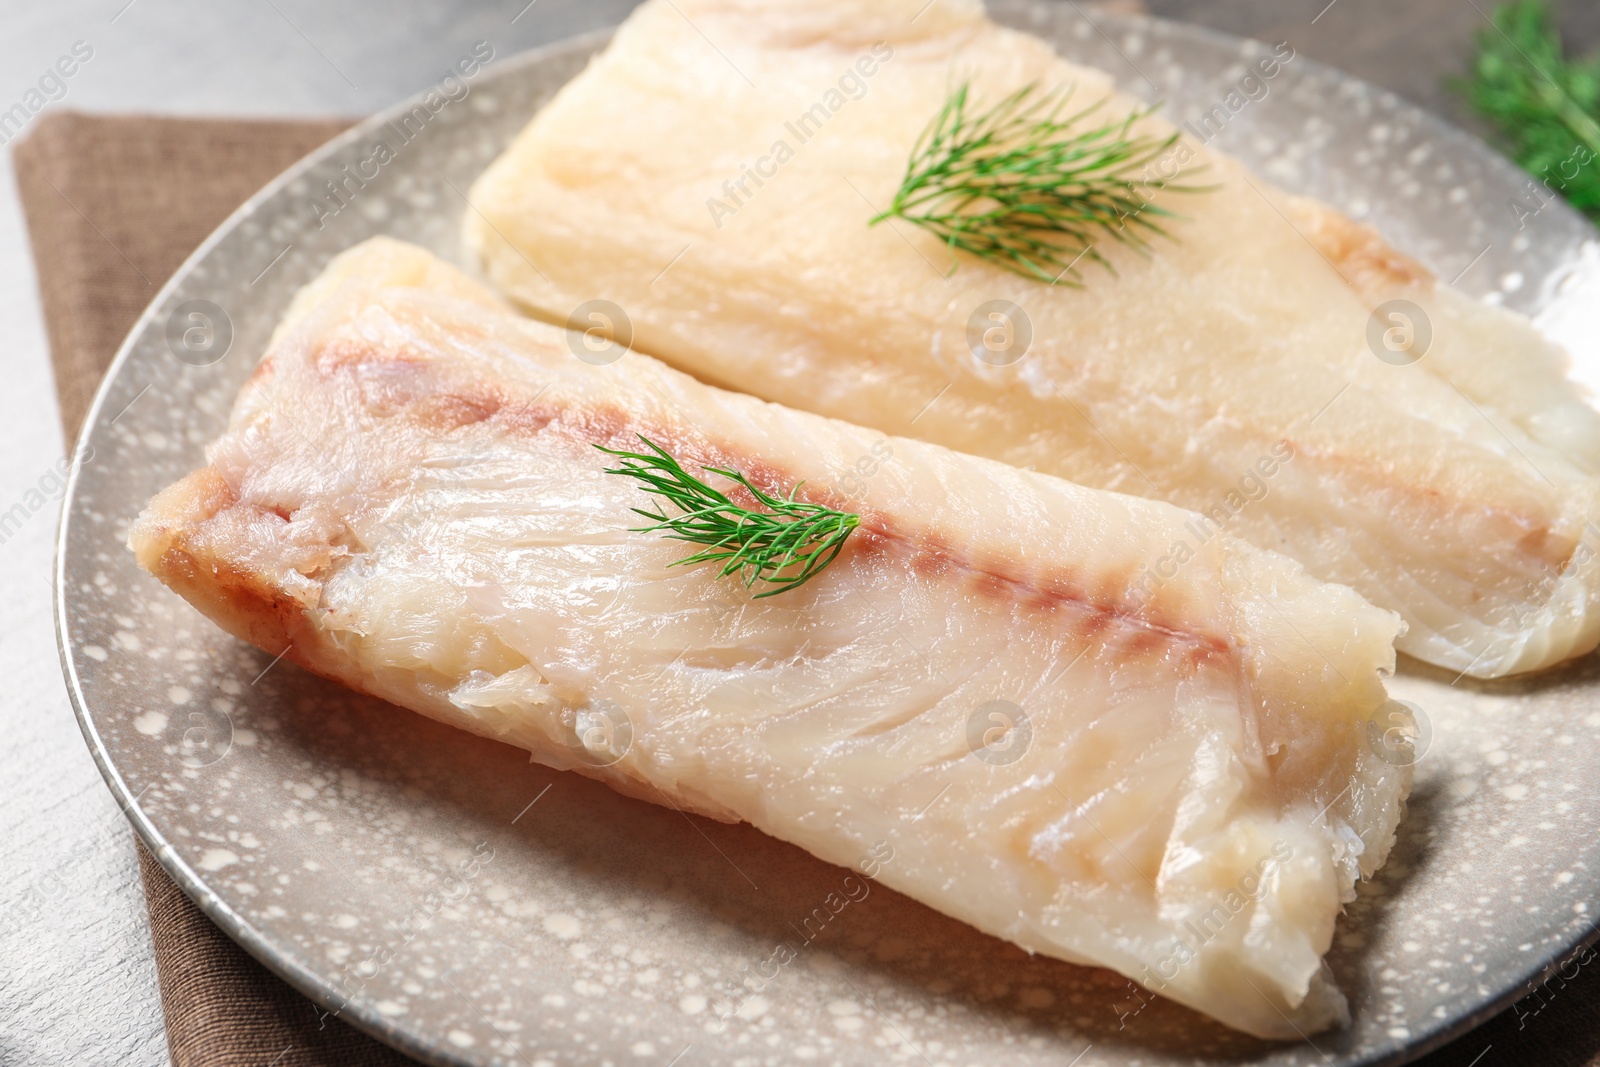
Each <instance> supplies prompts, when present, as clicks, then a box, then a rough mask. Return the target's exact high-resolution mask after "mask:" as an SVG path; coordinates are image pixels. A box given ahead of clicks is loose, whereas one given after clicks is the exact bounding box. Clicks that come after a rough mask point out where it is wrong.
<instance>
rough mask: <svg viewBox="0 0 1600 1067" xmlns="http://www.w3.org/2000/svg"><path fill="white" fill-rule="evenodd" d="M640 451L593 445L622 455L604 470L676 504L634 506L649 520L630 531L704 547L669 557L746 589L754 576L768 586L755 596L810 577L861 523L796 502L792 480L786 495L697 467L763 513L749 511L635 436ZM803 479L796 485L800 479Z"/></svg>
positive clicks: (732, 474) (821, 507)
mask: <svg viewBox="0 0 1600 1067" xmlns="http://www.w3.org/2000/svg"><path fill="white" fill-rule="evenodd" d="M639 440H641V441H643V442H644V444H645V447H646V448H647V449H649V451H648V452H626V451H619V450H617V449H611V448H605V447H603V446H601V445H595V447H596V448H598V449H600V451H602V452H604V453H606V454H607V455H611V456H616V457H618V458H620V459H621V460H622V465H621V466H620V467H608V468H607V469H606V473H607V474H621V475H626V476H627V477H629V478H635V479H638V481H639V488H641V489H643V490H644V491H645V492H647V493H653V494H654V495H656V496H659V497H662V498H664V499H665V500H666V501H667V502H668V503H670V504H671V505H672V506H673V507H674V508H675V509H676V510H677V514H673V515H669V514H668V513H667V509H666V507H665V506H663V505H657V506H656V508H655V510H646V509H644V508H634V509H633V511H634V513H635V514H636V515H641V516H643V517H644V518H646V519H649V520H650V522H651V525H649V526H636V527H633V528H632V529H631V532H633V533H656V532H658V531H659V532H661V533H663V534H664V535H665V536H666V537H669V538H671V539H673V540H676V541H688V542H690V543H691V544H696V545H703V546H705V547H704V548H703V549H702V550H701V551H699V552H696V553H694V554H693V555H690V556H686V557H684V558H683V559H680V560H678V561H676V563H674V566H678V565H685V566H687V565H690V564H695V563H719V564H721V571H720V573H719V574H718V577H727V576H728V575H731V574H737V575H738V576H739V580H740V581H741V582H743V583H744V586H745V588H746V589H749V588H752V587H753V586H754V585H755V584H756V583H757V582H762V583H765V584H766V585H769V586H771V588H769V589H765V590H764V591H762V592H760V593H757V594H756V599H758V600H759V599H760V598H762V597H769V596H776V595H777V594H779V593H782V592H786V591H788V590H790V589H794V588H796V587H798V586H802V585H804V584H805V583H806V582H808V581H810V580H811V579H812V578H814V577H816V575H817V573H818V572H820V571H821V570H822V569H823V568H824V567H826V566H827V565H828V564H830V563H832V562H833V560H834V557H836V556H837V555H838V554H839V552H840V550H841V549H843V548H844V542H845V539H846V538H848V537H849V536H850V534H851V532H852V531H853V530H855V528H856V527H857V526H859V525H861V516H859V515H854V514H851V513H850V512H847V511H838V510H835V509H834V508H830V507H825V506H824V505H822V504H812V503H808V502H807V501H804V500H796V499H795V494H796V493H798V492H799V491H800V486H799V485H796V486H795V487H794V488H793V489H792V490H790V492H789V495H788V497H775V496H770V495H768V494H767V493H764V492H762V491H761V490H760V489H758V488H756V487H755V486H754V485H752V484H750V480H749V479H748V478H746V477H745V476H744V475H743V474H740V473H739V472H738V471H730V470H723V469H722V468H720V467H703V468H701V469H702V470H704V471H706V472H708V473H710V474H719V475H721V476H722V477H724V478H727V479H729V480H730V481H732V482H734V483H735V484H736V485H739V486H742V487H743V488H744V489H745V490H746V491H747V492H749V494H750V495H751V496H752V497H754V498H755V500H756V502H757V503H758V504H760V505H761V506H762V507H763V508H766V509H767V510H766V511H754V510H751V509H749V508H745V507H741V506H740V505H738V504H736V503H734V502H733V501H732V500H731V499H729V497H728V496H727V494H725V493H722V492H720V491H718V490H716V489H713V488H712V487H711V486H709V485H707V484H706V483H705V482H702V481H701V480H700V479H698V478H696V477H694V476H693V475H692V474H690V473H689V472H688V471H686V470H684V469H683V467H682V465H681V464H679V463H678V461H677V460H676V459H674V458H673V456H672V455H671V454H670V453H668V452H667V451H666V450H665V449H663V448H662V447H661V446H660V445H658V444H656V443H655V442H654V441H652V440H650V439H649V438H647V437H645V436H644V435H643V434H640V435H639ZM802 484H803V483H802Z"/></svg>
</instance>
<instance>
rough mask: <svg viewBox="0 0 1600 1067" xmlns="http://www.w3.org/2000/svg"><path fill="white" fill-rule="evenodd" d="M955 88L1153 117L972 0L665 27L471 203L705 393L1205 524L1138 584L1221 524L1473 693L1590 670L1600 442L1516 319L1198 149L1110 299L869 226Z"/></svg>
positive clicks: (741, 13) (1170, 567)
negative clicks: (1168, 215) (1031, 95)
mask: <svg viewBox="0 0 1600 1067" xmlns="http://www.w3.org/2000/svg"><path fill="white" fill-rule="evenodd" d="M924 5H926V6H924ZM1291 55H1292V53H1288V52H1286V51H1284V50H1280V51H1279V53H1278V54H1276V55H1273V54H1270V53H1266V54H1264V58H1263V59H1261V60H1260V61H1259V63H1260V64H1263V65H1264V66H1263V67H1262V68H1261V69H1264V70H1266V71H1268V72H1270V73H1271V74H1273V75H1280V74H1281V69H1282V66H1283V62H1284V61H1289V62H1292V58H1290V57H1291ZM1256 73H1258V74H1259V71H1256ZM968 81H970V83H971V86H972V93H973V96H974V103H973V105H972V110H973V111H974V112H979V111H982V110H983V109H984V108H986V107H987V106H989V105H990V104H993V103H994V102H995V101H997V100H999V99H1000V98H1002V97H1003V96H1004V95H1005V94H1007V93H1009V92H1012V91H1014V90H1016V89H1018V88H1019V87H1021V86H1025V85H1028V84H1030V83H1033V84H1035V85H1037V86H1038V87H1039V88H1040V89H1041V90H1047V89H1055V88H1061V87H1067V86H1070V87H1073V91H1074V96H1073V99H1072V102H1071V105H1070V107H1069V108H1068V110H1074V109H1076V108H1078V107H1080V106H1087V105H1089V104H1090V103H1093V102H1095V101H1100V100H1104V102H1105V106H1104V107H1103V108H1102V110H1101V111H1099V112H1097V113H1096V116H1095V117H1094V118H1093V119H1092V120H1086V121H1085V123H1084V124H1083V125H1084V128H1087V127H1089V126H1092V125H1094V124H1095V123H1097V122H1099V121H1102V120H1104V119H1109V118H1115V117H1117V116H1121V115H1125V114H1127V113H1128V112H1129V111H1130V110H1132V109H1134V108H1136V107H1137V106H1138V105H1137V103H1136V102H1135V101H1133V100H1131V99H1129V98H1126V97H1123V96H1120V95H1118V94H1116V93H1113V92H1111V89H1110V80H1109V78H1108V77H1107V76H1106V75H1104V74H1103V73H1101V72H1099V71H1096V70H1091V69H1086V68H1083V67H1079V66H1075V65H1073V64H1070V63H1066V62H1063V61H1062V60H1061V59H1059V58H1058V57H1057V56H1056V55H1055V54H1054V53H1053V52H1052V51H1051V49H1050V48H1049V47H1048V46H1047V45H1045V44H1044V43H1043V42H1041V41H1040V40H1038V39H1036V38H1034V37H1031V36H1028V35H1026V34H1023V33H1018V32H1013V31H1011V30H1008V29H1003V28H1000V27H998V26H996V25H994V24H992V23H991V22H989V21H988V20H987V19H986V18H985V17H984V14H983V12H982V10H981V8H980V7H979V6H978V5H977V4H976V3H970V2H964V0H932V3H928V0H871V2H868V0H817V2H814V3H805V4H801V3H795V2H792V0H670V2H669V0H650V2H647V3H645V4H644V5H643V6H641V7H640V8H639V9H638V10H637V11H636V12H635V13H634V15H633V16H632V17H631V18H630V19H629V20H628V21H627V22H626V23H625V24H624V25H623V27H622V28H621V30H620V31H619V32H618V33H617V35H616V38H615V40H614V42H613V43H612V44H611V45H610V47H609V48H608V49H607V50H606V51H605V52H604V54H602V55H601V56H600V57H598V58H597V59H596V60H595V61H594V62H593V63H592V64H591V65H590V66H589V67H588V69H587V70H586V71H584V73H583V74H582V75H580V76H579V77H578V78H576V79H575V80H574V81H573V82H572V83H570V84H569V85H567V86H566V87H565V88H564V89H563V90H562V91H561V93H560V94H559V95H558V96H557V97H556V98H555V99H554V100H553V101H552V102H551V103H550V104H549V105H548V106H546V107H545V108H544V109H543V110H542V111H541V112H540V113H539V114H538V115H537V116H536V117H535V118H534V120H533V121H532V123H531V124H530V125H529V126H528V127H527V129H526V130H525V131H524V132H523V133H522V134H521V135H520V136H519V137H518V138H517V140H516V141H515V142H514V144H513V145H512V146H511V148H510V149H509V150H508V151H507V152H506V154H505V155H504V156H503V157H502V158H501V159H500V160H499V161H498V162H497V163H496V164H495V165H494V166H493V167H491V168H490V170H489V171H488V172H487V173H485V174H484V175H483V177H482V178H481V179H480V180H479V182H478V183H477V185H476V187H475V188H474V190H473V192H472V203H473V205H474V208H475V209H476V210H475V211H470V212H468V213H467V214H466V216H465V224H466V233H467V238H468V241H469V243H470V244H471V245H472V246H473V247H474V248H475V249H476V250H477V254H478V255H479V256H480V257H481V260H482V263H483V264H484V266H485V267H486V269H487V271H488V273H489V274H490V276H491V278H492V280H493V282H494V283H495V284H496V285H497V286H498V287H500V288H501V289H502V291H504V292H505V293H507V294H509V295H510V296H511V297H513V298H514V299H515V300H516V301H517V302H519V303H520V304H521V305H522V306H523V307H524V308H525V309H528V310H530V311H532V312H533V313H534V314H535V315H538V316H540V317H543V318H547V319H549V320H550V321H554V322H565V321H567V318H568V316H569V315H571V313H572V312H573V310H574V308H575V307H577V306H578V305H579V304H580V303H581V302H583V301H587V300H590V299H591V298H605V299H607V300H610V301H612V302H613V303H615V304H616V305H619V306H620V307H621V309H622V310H623V312H624V313H625V314H626V315H627V316H628V318H629V319H630V320H631V327H632V330H633V335H634V338H635V343H636V344H637V345H638V346H640V347H641V349H642V350H644V351H646V352H649V353H650V354H652V355H655V356H657V357H659V358H662V359H664V360H666V361H667V362H669V363H671V364H673V365H674V366H677V367H678V368H680V369H683V370H686V371H688V372H690V373H692V374H695V375H696V376H699V377H701V378H703V379H705V380H708V381H713V382H716V383H719V384H722V385H726V386H728V387H731V388H736V389H740V390H744V391H747V392H751V393H754V394H756V395H758V396H761V397H763V398H765V399H768V400H773V401H777V402H779V403H783V404H787V405H790V406H794V407H799V408H803V409H806V410H809V411H814V412H818V413H821V414H824V415H830V416H833V417H836V418H842V419H846V420H849V421H851V422H856V423H859V424H862V425H866V426H872V427H876V428H878V429H881V430H883V431H885V432H888V433H894V434H901V435H906V436H915V437H920V438H922V439H924V440H928V441H933V442H936V443H939V444H943V445H946V446H948V447H951V448H955V449H959V450H961V451H965V452H972V453H975V454H978V455H984V456H988V457H991V458H994V459H1000V460H1004V461H1006V462H1009V463H1012V464H1014V465H1016V466H1022V467H1030V468H1032V469H1036V470H1041V471H1045V472H1048V473H1051V474H1056V475H1060V476H1062V477H1065V478H1068V479H1071V480H1073V481H1077V482H1080V483H1083V484H1085V485H1092V486H1096V487H1100V488H1110V489H1116V490H1120V491H1123V492H1128V493H1134V494H1137V495H1140V496H1149V497H1154V498H1157V499H1162V500H1167V501H1170V502H1172V503H1176V504H1179V505H1181V506H1184V507H1187V508H1191V509H1193V510H1195V511H1198V512H1200V513H1202V515H1203V516H1205V517H1204V518H1203V519H1201V520H1200V521H1199V522H1197V523H1196V524H1195V525H1194V526H1193V527H1192V528H1190V529H1188V530H1187V531H1184V532H1183V533H1182V536H1180V537H1179V538H1177V539H1175V540H1174V541H1173V543H1172V544H1171V545H1170V546H1169V548H1168V551H1167V552H1166V553H1164V554H1163V556H1162V558H1161V559H1159V560H1156V561H1153V562H1152V564H1151V567H1150V570H1149V571H1148V572H1147V573H1146V574H1145V576H1144V581H1145V583H1146V585H1147V586H1149V587H1152V588H1153V587H1157V586H1159V585H1161V584H1162V583H1164V582H1166V581H1169V580H1171V575H1172V573H1173V572H1174V571H1175V570H1177V569H1179V568H1180V567H1181V565H1182V562H1183V560H1184V559H1185V558H1187V556H1189V555H1190V554H1192V553H1193V552H1194V551H1196V550H1197V548H1198V546H1199V545H1200V544H1201V543H1204V542H1205V541H1207V540H1209V539H1210V538H1212V537H1214V536H1217V535H1218V531H1219V530H1221V531H1226V532H1228V533H1231V534H1234V535H1236V536H1240V537H1243V538H1245V539H1247V540H1249V541H1252V542H1253V543H1255V544H1257V545H1259V546H1261V547H1264V548H1271V549H1274V550H1276V551H1281V552H1284V553H1286V554H1288V555H1291V556H1293V557H1295V558H1296V559H1298V560H1300V561H1301V562H1303V563H1304V564H1305V565H1306V567H1307V568H1308V569H1309V570H1310V571H1311V572H1312V573H1313V574H1315V575H1316V576H1318V577H1320V578H1323V579H1325V580H1328V581H1335V582H1340V583H1344V584H1347V585H1350V586H1352V587H1354V588H1355V589H1356V590H1358V591H1359V592H1361V593H1362V594H1363V595H1364V596H1366V597H1367V598H1368V599H1369V600H1371V601H1372V602H1373V603H1375V604H1378V605H1379V606H1381V607H1386V608H1389V609H1391V610H1393V611H1396V612H1398V613H1399V614H1400V615H1401V616H1402V617H1403V618H1404V619H1405V621H1406V623H1407V624H1408V629H1407V630H1406V632H1405V633H1404V635H1403V636H1402V638H1401V641H1400V648H1401V650H1402V651H1404V652H1407V653H1409V654H1411V655H1414V656H1417V657H1419V658H1421V659H1423V660H1426V661H1428V662H1431V663H1435V664H1439V665H1443V666H1446V667H1448V668H1450V669H1452V670H1454V671H1460V672H1467V673H1470V674H1474V675H1479V676H1484V677H1492V676H1500V675H1507V674H1513V673H1516V672H1522V671H1531V670H1535V669H1537V668H1540V667H1545V666H1548V665H1550V664H1554V663H1557V662H1560V661H1561V660H1564V659H1567V658H1569V657H1572V656H1577V655H1580V654H1583V653H1586V652H1588V651H1590V650H1591V649H1593V648H1594V647H1595V644H1596V642H1597V640H1600V610H1597V606H1600V605H1597V599H1600V553H1597V551H1596V549H1597V548H1600V531H1596V530H1595V528H1594V527H1593V526H1592V525H1591V519H1592V517H1593V516H1594V515H1595V513H1596V479H1595V476H1596V472H1597V470H1600V419H1597V416H1596V414H1595V413H1594V412H1593V411H1592V410H1591V409H1590V408H1589V407H1588V406H1587V405H1586V404H1585V403H1584V402H1583V401H1582V400H1581V399H1580V398H1579V396H1578V394H1577V392H1576V391H1575V389H1574V387H1573V386H1571V385H1570V384H1569V383H1568V381H1567V380H1566V378H1565V367H1566V363H1565V356H1564V355H1563V354H1562V353H1561V352H1560V351H1558V350H1557V349H1555V348H1554V347H1553V346H1552V345H1550V344H1549V343H1547V342H1546V341H1544V340H1543V339H1542V338H1541V337H1540V336H1539V335H1538V334H1537V333H1536V332H1535V330H1534V329H1533V328H1532V326H1531V325H1530V324H1529V323H1528V322H1527V321H1526V320H1525V319H1523V318H1521V317H1519V316H1517V315H1515V314H1512V313H1510V312H1508V311H1505V310H1500V309H1495V308H1491V307H1487V306H1483V305H1480V304H1477V303H1475V302H1473V301H1471V300H1469V299H1467V298H1465V297H1463V296H1462V295H1461V294H1459V293H1457V292H1455V291H1453V290H1451V289H1450V288H1449V287H1447V286H1445V285H1443V284H1440V283H1438V282H1437V281H1436V280H1435V279H1434V278H1433V277H1432V276H1430V275H1429V273H1428V272H1427V271H1426V270H1424V269H1423V268H1422V267H1421V266H1420V265H1419V264H1417V263H1415V262H1413V261H1412V260H1410V259H1408V258H1407V257H1406V256H1404V255H1402V254H1401V253H1399V252H1397V251H1395V250H1394V249H1393V248H1391V247H1389V246H1388V245H1387V244H1385V242H1384V241H1383V240H1382V238H1381V237H1380V236H1379V235H1378V234H1377V233H1376V232H1375V231H1373V230H1371V229H1370V228H1367V227H1365V226H1361V225H1357V224H1356V223H1354V222H1352V221H1351V220H1349V219H1347V218H1346V217H1344V216H1342V215H1340V214H1338V213H1337V212H1335V211H1333V210H1331V209H1329V208H1327V207H1325V206H1323V205H1321V204H1318V203H1315V202H1312V201H1309V200H1305V199H1300V198H1296V197H1293V196H1289V195H1286V194H1284V193H1283V192H1281V191H1279V190H1277V189H1274V188H1272V187H1271V186H1270V185H1268V184H1266V183H1265V182H1263V181H1261V180H1260V179H1259V178H1257V177H1255V176H1253V175H1252V174H1250V173H1249V172H1248V171H1247V170H1246V169H1245V168H1244V167H1242V166H1241V165H1239V164H1238V163H1237V162H1235V161H1233V160H1231V159H1229V158H1228V157H1227V156H1225V155H1223V154H1221V153H1219V152H1216V151H1213V150H1211V149H1209V148H1208V147H1206V146H1205V145H1203V144H1201V143H1199V142H1198V141H1197V140H1196V139H1195V138H1194V137H1193V136H1191V135H1190V134H1188V133H1184V135H1183V137H1182V139H1181V140H1180V141H1179V142H1178V144H1177V145H1175V146H1173V148H1172V149H1171V150H1170V151H1169V152H1168V153H1166V154H1164V155H1163V156H1162V158H1161V159H1159V160H1158V161H1156V163H1155V165H1153V166H1152V167H1150V168H1146V170H1145V171H1142V172H1140V174H1139V177H1140V178H1160V177H1162V176H1164V175H1165V176H1170V173H1171V172H1172V171H1173V170H1175V169H1179V168H1181V169H1182V172H1183V173H1184V174H1185V175H1187V177H1185V178H1184V179H1183V180H1184V181H1185V182H1187V183H1188V184H1190V185H1198V186H1210V187H1212V188H1210V189H1209V191H1196V192H1186V193H1176V192H1172V191H1167V192H1162V193H1155V194H1153V202H1154V203H1155V204H1156V205H1157V206H1159V207H1164V208H1167V209H1169V210H1171V211H1174V212H1177V213H1178V214H1179V216H1181V217H1178V218H1172V219H1161V220H1159V221H1161V223H1162V224H1163V225H1164V227H1165V228H1166V229H1167V231H1168V233H1169V234H1170V235H1171V239H1170V240H1168V239H1164V238H1160V237H1154V238H1152V239H1151V240H1152V244H1151V248H1150V250H1149V254H1147V255H1141V254H1139V253H1138V252H1136V251H1134V250H1132V249H1130V248H1128V247H1126V246H1124V245H1122V244H1119V243H1118V242H1117V241H1116V240H1114V239H1113V238H1112V237H1110V236H1108V235H1106V234H1104V233H1101V234H1099V238H1098V243H1097V244H1096V246H1095V252H1096V253H1097V254H1101V255H1104V256H1105V257H1106V259H1107V260H1109V261H1110V263H1111V264H1112V265H1113V266H1114V268H1115V274H1113V273H1111V272H1110V271H1107V270H1105V269H1103V268H1102V267H1101V266H1099V265H1097V264H1096V263H1095V262H1094V261H1093V260H1092V259H1087V258H1086V259H1085V260H1083V261H1081V262H1080V263H1078V265H1077V271H1078V274H1079V278H1080V280H1081V282H1082V287H1081V288H1072V287H1070V286H1069V285H1066V284H1061V285H1054V286H1051V285H1047V284H1044V283H1042V282H1039V281H1035V280H1032V279H1029V278H1025V277H1021V276H1018V275H1017V274H1014V273H1010V272H1007V271H1005V270H1003V269H1001V268H1000V267H998V266H995V265H993V264H991V263H989V262H987V261H984V260H981V259H979V258H977V257H974V256H971V255H968V254H966V253H954V254H953V253H952V252H951V251H950V250H949V249H948V248H947V247H946V246H945V245H943V244H942V243H941V242H940V240H939V239H938V237H936V236H935V235H934V234H932V233H930V232H928V231H926V230H924V229H922V228H920V227H917V226H914V225H911V224H909V223H907V222H905V221H904V220H901V219H894V220H890V221H888V222H880V223H879V224H877V225H875V226H869V225H868V223H869V221H870V220H871V219H872V218H873V217H874V216H875V215H876V214H877V213H879V212H880V211H883V210H884V209H886V208H887V207H888V206H889V205H890V203H891V201H892V200H893V198H894V195H895V192H896V190H897V188H899V186H900V183H901V180H902V177H903V176H904V174H905V171H906V166H907V161H908V158H909V157H910V155H911V152H912V148H913V145H914V144H915V143H916V141H917V139H918V136H919V134H921V133H922V131H923V129H924V127H925V126H926V125H927V124H928V123H929V122H930V120H931V119H932V118H933V117H934V115H935V114H936V113H937V112H938V111H939V109H940V107H941V106H942V104H943V103H944V101H945V99H946V96H947V94H948V93H949V92H950V91H951V89H952V87H953V86H956V85H959V84H961V83H963V82H968ZM1197 129H1198V127H1197ZM1206 129H1210V127H1207V128H1206ZM1139 131H1144V132H1147V133H1150V134H1152V135H1154V136H1157V137H1165V136H1166V135H1167V134H1169V133H1171V132H1175V131H1174V128H1173V127H1172V126H1171V125H1169V124H1168V123H1167V122H1165V121H1164V120H1163V119H1161V118H1160V117H1152V118H1147V119H1145V120H1143V121H1141V122H1139V123H1137V124H1136V126H1135V132H1139ZM1202 132H1203V131H1202ZM1150 218H1155V217H1154V216H1150ZM952 267H954V268H955V269H954V272H953V273H951V268H952ZM1065 280H1070V278H1068V279H1065ZM1390 301H1407V302H1409V303H1410V304H1411V305H1414V307H1413V308H1407V307H1404V306H1399V307H1398V308H1397V307H1395V306H1392V305H1389V302H1390ZM1005 304H1011V305H1014V307H1015V308H1019V309H1020V314H1018V313H1015V312H1013V311H1006V310H1005V309H1004V305H1005ZM1386 305H1387V307H1386ZM1380 309H1383V310H1382V311H1381V314H1378V315H1377V316H1376V318H1375V317H1374V314H1375V312H1379V311H1380ZM997 315H998V317H997ZM613 317H615V316H613ZM583 325H584V326H585V327H588V326H591V325H594V326H598V327H600V328H607V327H606V324H605V323H603V322H601V321H600V320H593V321H587V320H586V321H585V322H584V323H583ZM1007 331H1009V334H1008V333H1007ZM1029 335H1031V337H1030V336H1029ZM1419 353H1420V354H1421V358H1420V359H1415V358H1414V357H1416V356H1417V355H1418V354H1419ZM1018 357H1020V358H1018ZM1380 357H1381V358H1380ZM1008 360H1015V361H1014V362H1009V363H1008V362H1007V361H1008ZM996 364H1003V365H996ZM1586 531H1589V532H1590V533H1591V534H1593V535H1594V536H1590V537H1588V538H1587V540H1586Z"/></svg>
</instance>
